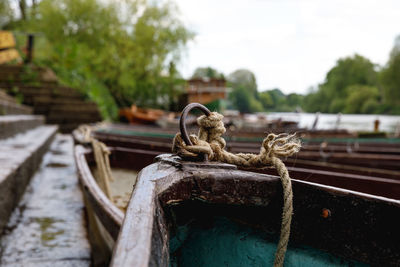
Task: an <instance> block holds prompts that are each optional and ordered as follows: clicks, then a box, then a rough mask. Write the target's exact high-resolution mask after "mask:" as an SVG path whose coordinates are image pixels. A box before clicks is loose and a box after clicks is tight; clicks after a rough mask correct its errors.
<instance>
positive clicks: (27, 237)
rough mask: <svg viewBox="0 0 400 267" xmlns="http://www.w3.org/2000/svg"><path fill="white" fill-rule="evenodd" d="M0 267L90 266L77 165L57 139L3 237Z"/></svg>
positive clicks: (67, 141)
mask: <svg viewBox="0 0 400 267" xmlns="http://www.w3.org/2000/svg"><path fill="white" fill-rule="evenodd" d="M0 255H1V258H0V265H1V266H34V267H36V266H56V267H58V266H89V265H90V246H89V242H88V240H87V233H86V228H85V220H84V213H83V198H82V193H81V191H80V189H79V185H78V179H77V175H76V169H75V164H74V160H73V141H72V138H71V136H69V135H57V136H56V138H55V140H54V141H53V143H52V145H51V148H50V150H49V152H47V153H46V155H45V156H44V158H43V162H42V164H41V166H40V168H39V170H38V171H37V172H36V174H35V175H34V177H32V180H31V182H30V184H29V185H28V187H27V189H26V192H25V193H24V195H23V197H22V200H21V202H20V203H19V205H18V207H17V208H16V209H15V210H14V212H13V214H12V216H11V218H10V221H9V223H8V225H7V227H6V229H5V234H4V235H3V236H2V238H1V247H0Z"/></svg>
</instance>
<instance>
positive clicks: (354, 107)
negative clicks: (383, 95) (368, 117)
mask: <svg viewBox="0 0 400 267" xmlns="http://www.w3.org/2000/svg"><path fill="white" fill-rule="evenodd" d="M347 90H348V92H349V93H348V97H347V98H346V100H345V101H344V103H345V107H344V112H345V113H353V114H356V113H374V112H376V108H377V104H378V100H379V90H378V88H376V87H371V86H364V85H352V86H350V87H348V88H347Z"/></svg>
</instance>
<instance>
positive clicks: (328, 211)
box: [111, 155, 400, 267]
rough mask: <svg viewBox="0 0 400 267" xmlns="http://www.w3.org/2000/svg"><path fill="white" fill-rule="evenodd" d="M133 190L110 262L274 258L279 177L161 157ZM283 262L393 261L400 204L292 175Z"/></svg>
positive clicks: (242, 262)
mask: <svg viewBox="0 0 400 267" xmlns="http://www.w3.org/2000/svg"><path fill="white" fill-rule="evenodd" d="M157 160H158V161H157V162H156V163H154V164H152V165H150V166H148V167H146V168H144V169H143V170H142V171H141V172H140V174H139V177H138V183H137V185H136V188H135V190H134V192H133V194H132V197H131V200H130V203H129V206H128V209H127V211H126V215H125V219H124V222H123V226H122V228H121V231H120V233H119V236H118V240H117V243H116V247H115V248H114V252H113V258H112V262H111V266H114V267H119V266H272V262H273V258H274V252H275V246H276V244H275V243H276V240H277V236H278V233H279V227H280V222H281V208H282V188H281V184H280V180H279V177H276V176H270V175H265V174H255V173H253V172H247V171H241V170H238V169H236V167H235V166H232V165H228V164H221V163H201V162H200V163H199V162H184V161H182V160H180V159H179V158H177V157H176V156H173V155H163V156H159V157H158V159H157ZM293 193H294V218H293V222H292V231H291V236H290V238H291V239H290V246H289V250H288V252H287V255H286V262H285V266H333V265H334V266H364V265H367V264H370V265H375V266H398V265H399V264H400V247H399V246H398V237H399V236H400V228H399V227H398V225H399V223H400V216H399V215H398V214H399V208H400V202H399V201H396V200H392V199H387V198H381V197H375V196H371V195H367V194H361V193H357V192H354V191H348V190H343V189H339V188H334V187H328V186H323V185H317V184H314V183H310V182H304V181H298V180H293Z"/></svg>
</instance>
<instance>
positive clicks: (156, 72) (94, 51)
mask: <svg viewBox="0 0 400 267" xmlns="http://www.w3.org/2000/svg"><path fill="white" fill-rule="evenodd" d="M32 13H33V12H31V11H29V12H28V14H32ZM18 27H20V29H22V30H24V31H35V32H41V33H42V34H43V36H42V37H38V38H37V39H38V41H37V42H36V57H35V59H36V63H37V64H40V65H45V66H48V67H51V68H52V69H54V70H55V72H56V73H57V75H58V76H59V77H60V79H61V80H62V81H63V82H64V83H66V84H68V85H71V86H74V87H75V88H80V90H81V91H83V92H84V93H86V94H87V95H88V96H89V97H90V98H92V99H93V100H95V101H96V102H97V103H98V104H99V105H100V107H101V108H102V112H103V115H104V116H105V117H114V116H115V115H116V111H117V107H118V106H119V107H122V106H128V105H131V104H132V103H135V104H137V105H140V106H152V107H154V106H158V107H163V108H170V107H171V106H174V104H175V103H176V102H177V98H178V97H177V95H178V94H179V93H180V92H181V91H182V90H183V82H184V81H183V80H182V78H181V77H180V75H179V73H178V72H177V70H176V67H175V64H176V62H178V61H179V58H180V52H181V51H182V49H183V48H184V47H185V45H186V43H187V42H188V41H189V40H190V39H191V38H192V37H193V33H191V32H190V31H188V30H187V29H186V28H185V27H184V25H183V24H182V22H181V21H180V20H179V19H178V17H177V9H176V7H175V6H174V5H173V4H172V3H171V2H163V3H155V2H153V1H145V0H126V1H118V2H114V1H113V2H111V1H101V0H42V1H41V2H40V3H38V4H37V7H36V8H35V12H34V15H31V16H29V17H28V19H27V20H26V22H24V23H23V24H22V25H21V26H18Z"/></svg>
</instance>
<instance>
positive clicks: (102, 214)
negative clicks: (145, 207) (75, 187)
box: [74, 145, 124, 240]
mask: <svg viewBox="0 0 400 267" xmlns="http://www.w3.org/2000/svg"><path fill="white" fill-rule="evenodd" d="M90 153H92V150H91V149H89V148H85V147H84V146H82V145H76V146H75V152H74V155H75V162H76V165H77V171H78V177H79V181H80V184H81V188H82V191H83V192H84V194H85V196H86V198H87V199H88V201H89V204H90V205H91V207H92V209H93V211H94V213H95V214H96V216H97V217H98V219H99V220H100V222H101V223H102V224H103V225H104V226H105V228H106V229H107V231H108V232H109V234H110V235H111V236H112V238H113V239H114V240H116V238H117V236H118V232H119V230H120V227H121V225H122V221H123V218H124V213H123V212H122V211H121V210H120V209H119V208H118V207H117V206H115V205H114V203H113V202H112V201H111V200H110V199H109V198H108V197H107V196H106V195H105V193H104V192H103V190H101V188H100V187H99V186H98V184H97V182H96V179H95V178H94V177H93V174H92V172H91V170H90V167H89V164H88V162H87V158H86V156H87V155H88V154H90Z"/></svg>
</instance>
